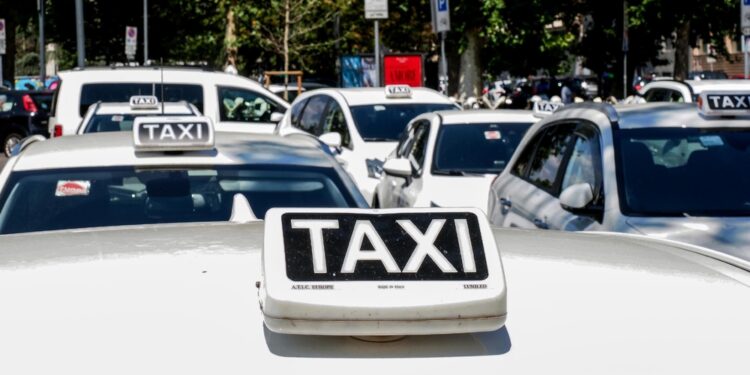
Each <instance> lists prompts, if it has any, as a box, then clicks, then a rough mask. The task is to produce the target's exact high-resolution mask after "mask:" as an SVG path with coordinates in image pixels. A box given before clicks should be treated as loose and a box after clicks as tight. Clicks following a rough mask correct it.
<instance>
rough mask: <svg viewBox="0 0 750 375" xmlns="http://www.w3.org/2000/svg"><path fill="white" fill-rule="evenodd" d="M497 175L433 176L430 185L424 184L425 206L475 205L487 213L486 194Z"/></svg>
mask: <svg viewBox="0 0 750 375" xmlns="http://www.w3.org/2000/svg"><path fill="white" fill-rule="evenodd" d="M495 177H497V175H494V174H487V175H477V176H433V178H432V180H431V181H430V186H429V187H428V186H425V192H427V191H426V190H427V189H429V194H427V196H428V199H429V200H430V202H424V204H425V206H427V205H430V204H431V203H432V204H433V205H436V206H438V207H476V208H479V209H481V210H482V212H484V213H485V214H486V213H487V196H488V194H489V191H490V185H491V184H492V180H494V179H495Z"/></svg>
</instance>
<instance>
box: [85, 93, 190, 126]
mask: <svg viewBox="0 0 750 375" xmlns="http://www.w3.org/2000/svg"><path fill="white" fill-rule="evenodd" d="M139 116H201V113H200V111H198V108H196V107H195V106H194V105H192V104H190V103H188V102H186V101H181V102H176V103H175V102H170V103H160V102H159V99H158V98H157V97H156V96H152V95H146V96H133V97H131V98H130V101H129V102H126V103H101V102H98V103H96V104H92V105H91V107H89V110H88V111H86V115H85V116H83V121H81V125H80V126H79V127H78V131H77V132H76V133H78V134H86V133H101V132H112V131H131V130H132V129H133V122H134V121H135V118H136V117H139Z"/></svg>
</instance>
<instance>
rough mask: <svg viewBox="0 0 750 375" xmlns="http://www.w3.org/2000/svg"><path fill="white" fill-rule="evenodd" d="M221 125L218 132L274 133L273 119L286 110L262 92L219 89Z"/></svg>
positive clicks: (226, 87) (232, 88)
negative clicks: (275, 115) (275, 114)
mask: <svg viewBox="0 0 750 375" xmlns="http://www.w3.org/2000/svg"><path fill="white" fill-rule="evenodd" d="M217 94H218V96H219V123H218V124H217V125H216V130H220V131H234V132H243V133H267V134H271V133H273V131H274V129H275V128H276V125H277V123H276V122H273V121H272V119H271V117H272V115H273V114H274V113H279V114H283V113H284V112H285V108H284V107H282V106H281V105H280V104H279V103H277V102H276V101H274V100H273V99H271V98H269V97H266V96H265V95H263V94H261V93H260V92H256V91H252V90H248V89H243V88H238V87H229V86H219V87H217Z"/></svg>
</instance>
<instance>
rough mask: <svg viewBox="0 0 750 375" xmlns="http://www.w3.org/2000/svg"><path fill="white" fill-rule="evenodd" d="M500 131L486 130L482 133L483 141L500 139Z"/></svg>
mask: <svg viewBox="0 0 750 375" xmlns="http://www.w3.org/2000/svg"><path fill="white" fill-rule="evenodd" d="M500 137H501V135H500V131H499V130H488V131H486V132H484V138H485V139H490V140H491V139H500Z"/></svg>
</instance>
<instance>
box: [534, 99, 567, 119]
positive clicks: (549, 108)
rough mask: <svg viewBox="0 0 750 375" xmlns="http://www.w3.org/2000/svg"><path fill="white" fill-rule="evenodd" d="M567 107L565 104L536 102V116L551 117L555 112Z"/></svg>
mask: <svg viewBox="0 0 750 375" xmlns="http://www.w3.org/2000/svg"><path fill="white" fill-rule="evenodd" d="M563 106H565V105H564V104H563V103H553V102H549V101H546V100H540V101H537V102H534V116H535V117H547V116H551V115H552V114H553V113H555V111H557V110H558V109H560V108H562V107H563Z"/></svg>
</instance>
